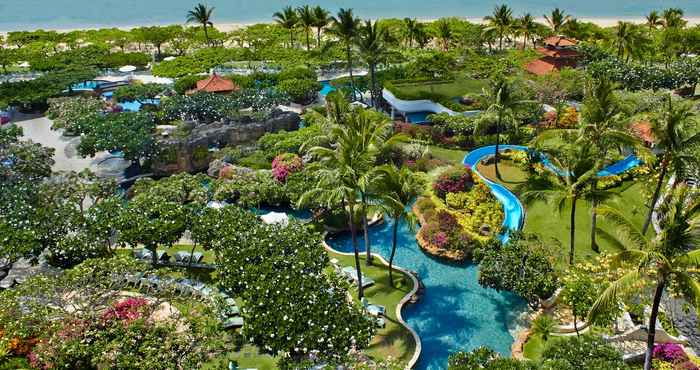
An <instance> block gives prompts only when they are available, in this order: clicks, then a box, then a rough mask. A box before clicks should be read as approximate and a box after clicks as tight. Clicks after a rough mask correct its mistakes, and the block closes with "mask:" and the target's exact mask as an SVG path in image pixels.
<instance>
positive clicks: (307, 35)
mask: <svg viewBox="0 0 700 370" xmlns="http://www.w3.org/2000/svg"><path fill="white" fill-rule="evenodd" d="M306 50H307V51H308V50H311V41H309V29H308V28H307V29H306Z"/></svg>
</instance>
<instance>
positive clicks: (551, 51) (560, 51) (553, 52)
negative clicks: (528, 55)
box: [537, 48, 578, 58]
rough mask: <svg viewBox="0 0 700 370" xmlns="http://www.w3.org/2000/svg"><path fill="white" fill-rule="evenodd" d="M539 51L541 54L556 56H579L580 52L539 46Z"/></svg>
mask: <svg viewBox="0 0 700 370" xmlns="http://www.w3.org/2000/svg"><path fill="white" fill-rule="evenodd" d="M537 51H538V52H540V53H541V54H544V55H546V56H549V57H554V58H575V57H577V56H578V52H577V51H576V50H567V49H549V48H537Z"/></svg>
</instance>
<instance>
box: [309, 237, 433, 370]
mask: <svg viewBox="0 0 700 370" xmlns="http://www.w3.org/2000/svg"><path fill="white" fill-rule="evenodd" d="M326 235H327V234H326ZM326 235H324V236H323V238H322V239H321V243H322V244H323V247H324V248H325V249H326V250H328V251H331V252H333V253H337V254H340V255H342V256H353V255H354V253H346V252H340V251H337V250H335V249H333V247H331V246H330V245H328V243H326ZM372 256H373V257H376V258H377V259H379V260H380V261H382V263H383V264H384V265H386V266H389V262H387V261H386V259H384V257H383V256H382V255H380V254H378V253H372ZM392 267H393V268H394V269H396V270H398V271H400V272H402V273H404V274H406V275H408V276H409V277H410V278H411V280H412V281H413V289H411V291H410V292H408V293H406V295H405V296H404V297H403V298H401V300H400V301H399V303H398V304H397V305H396V318H397V319H398V321H399V323H400V324H401V325H403V326H404V327H405V328H406V329H408V331H409V332H410V333H411V335H413V340H414V341H415V342H416V348H415V350H414V351H413V356H412V357H411V359H410V360H409V361H408V365H406V367H405V369H406V370H411V369H413V368H414V367H415V366H416V363H417V362H418V359H419V358H420V354H421V351H422V349H423V347H422V344H421V340H420V336H418V333H416V331H415V330H413V328H411V327H410V326H409V325H408V323H406V321H404V319H403V315H402V314H401V310H402V309H403V307H404V306H405V305H406V303H407V302H408V301H409V300H410V299H411V296H413V295H414V294H416V293H417V292H418V286H419V282H418V279H416V277H415V276H413V274H412V273H411V272H410V271H408V270H407V269H405V268H403V267H401V266H397V265H393V266H392Z"/></svg>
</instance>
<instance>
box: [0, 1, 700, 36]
mask: <svg viewBox="0 0 700 370" xmlns="http://www.w3.org/2000/svg"><path fill="white" fill-rule="evenodd" d="M198 2H199V1H198V0H150V1H143V0H0V30H2V31H11V30H24V29H36V28H45V29H73V28H86V27H105V26H137V25H151V24H172V23H183V22H184V21H185V16H186V13H187V11H188V10H190V9H192V8H193V7H194V6H195V5H196V3H198ZM204 2H205V3H207V4H208V5H209V6H213V7H215V8H216V9H215V11H214V15H213V21H214V23H215V24H217V23H218V24H222V23H251V22H261V21H271V20H272V14H273V13H274V12H276V11H279V10H280V9H281V8H282V7H284V6H287V5H290V6H293V7H294V6H299V5H304V4H310V5H321V6H322V7H324V8H326V9H329V10H330V11H331V12H336V11H337V10H338V9H339V8H341V7H343V8H353V9H354V10H355V14H356V15H358V16H360V17H363V18H379V17H383V18H386V17H396V18H403V17H416V18H421V19H426V18H439V17H444V16H459V17H467V18H481V17H483V16H485V15H487V14H489V13H491V11H492V10H493V8H494V6H495V5H497V4H501V3H505V4H508V5H509V6H510V7H511V8H512V9H513V14H514V15H515V16H519V15H521V14H523V13H525V12H529V13H531V14H532V15H533V16H535V17H541V16H542V15H543V14H545V13H548V12H550V11H551V10H552V9H553V8H554V7H556V6H559V7H561V8H562V9H563V10H565V11H566V12H567V13H569V14H572V15H574V16H576V17H582V18H600V19H617V18H641V17H643V16H644V15H646V14H647V13H649V11H651V10H654V9H657V10H661V9H664V8H667V7H679V8H682V9H684V10H685V13H686V16H690V17H693V16H700V1H698V0H612V1H609V0H586V1H583V0H578V1H568V2H565V3H563V2H561V1H557V0H510V1H504V0H384V1H366V0H364V1H363V0H315V1H308V0H263V1H258V0H208V1H204Z"/></svg>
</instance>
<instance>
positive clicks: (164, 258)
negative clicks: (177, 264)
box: [157, 251, 170, 263]
mask: <svg viewBox="0 0 700 370" xmlns="http://www.w3.org/2000/svg"><path fill="white" fill-rule="evenodd" d="M157 253H158V262H165V263H168V262H170V255H169V254H168V253H166V252H165V251H157Z"/></svg>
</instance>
